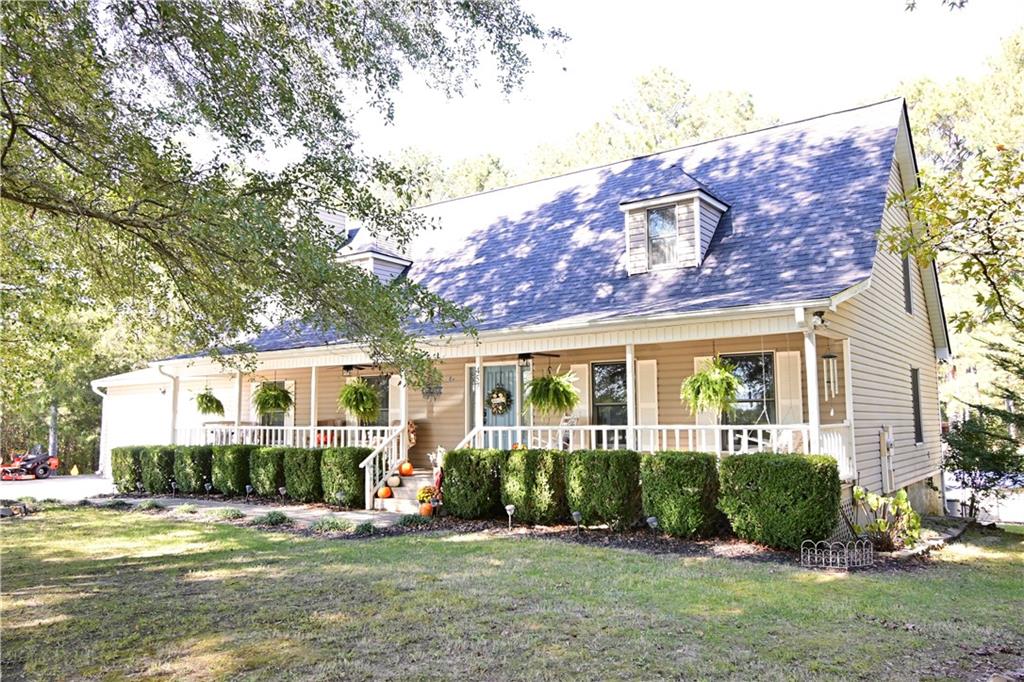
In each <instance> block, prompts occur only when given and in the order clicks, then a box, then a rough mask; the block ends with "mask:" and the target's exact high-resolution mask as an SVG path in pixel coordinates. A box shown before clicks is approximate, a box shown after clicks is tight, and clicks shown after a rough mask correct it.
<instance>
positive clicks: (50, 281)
mask: <svg viewBox="0 0 1024 682" xmlns="http://www.w3.org/2000/svg"><path fill="white" fill-rule="evenodd" d="M0 25H2V29H3V30H2V33H3V36H2V55H3V69H4V76H3V82H2V84H0V118H2V120H3V122H4V128H3V129H0V144H2V147H0V169H2V181H0V196H2V201H3V212H2V213H3V215H2V223H0V224H2V233H0V241H2V247H0V248H2V251H0V268H2V270H0V279H2V281H3V283H4V284H3V288H2V289H0V297H2V299H0V304H2V315H3V331H2V342H0V353H2V357H0V359H2V360H3V364H4V366H5V371H4V373H3V379H2V380H0V381H2V382H3V383H2V386H0V390H2V391H3V392H4V403H5V404H10V403H11V401H12V400H13V396H17V395H23V394H25V393H26V392H27V391H30V390H31V389H32V387H33V386H35V385H36V384H38V383H39V382H40V381H42V380H43V377H44V376H45V374H46V372H47V370H48V367H47V365H48V364H52V358H53V357H54V355H55V353H56V352H57V351H58V350H59V348H60V347H61V346H62V344H65V343H66V341H67V336H66V334H65V330H63V329H62V328H61V325H62V324H63V322H62V321H63V320H69V319H71V317H72V316H71V314H70V313H71V312H72V311H75V310H99V309H104V308H105V309H109V310H112V311H114V312H115V313H116V314H117V315H118V316H119V317H120V318H121V319H122V320H123V321H124V322H125V324H126V325H127V326H128V328H130V329H135V330H141V329H146V328H151V327H160V328H162V329H166V330H168V332H169V333H170V335H171V337H172V338H173V339H175V341H176V343H177V345H179V346H184V347H189V348H195V349H205V350H212V352H214V354H219V355H221V356H223V355H225V354H224V351H225V350H227V349H231V350H238V351H244V350H245V349H246V346H245V345H244V344H243V343H241V342H240V341H239V339H243V338H246V337H247V336H249V335H251V334H254V333H256V332H259V331H260V330H262V329H265V328H266V327H267V326H270V325H274V324H278V323H280V322H282V321H284V320H298V321H302V322H305V323H308V324H310V325H312V326H313V327H314V328H316V329H318V330H320V331H322V332H324V333H325V334H327V335H330V336H331V337H332V338H339V337H340V338H344V339H347V340H349V341H351V342H355V343H358V344H361V345H362V346H363V347H364V348H365V349H366V350H367V352H368V353H369V354H370V356H371V357H372V358H373V360H374V361H376V362H380V363H386V364H389V365H397V366H400V367H402V368H404V369H405V370H406V371H407V373H408V374H409V375H410V376H411V378H412V379H413V380H414V381H415V380H421V381H425V380H428V379H429V377H432V376H433V371H434V370H433V368H432V364H431V357H430V356H429V354H428V353H427V351H425V350H423V349H421V348H420V347H418V346H417V344H416V343H415V337H414V336H413V335H412V334H411V333H410V332H409V330H408V324H407V323H409V322H410V321H416V322H417V323H429V324H431V325H432V326H433V328H434V329H436V330H437V331H438V332H439V333H454V332H457V331H462V330H465V329H467V328H470V329H471V314H470V312H469V311H468V310H466V309H464V308H461V307H458V306H455V305H452V304H451V303H449V302H447V301H445V300H443V299H441V298H439V297H437V296H434V295H432V294H430V293H429V292H428V291H426V290H424V289H423V288H420V287H417V286H416V285H414V284H412V283H410V282H408V281H405V280H401V279H400V280H396V281H395V282H393V283H391V284H389V285H383V284H381V283H380V282H378V281H377V280H376V279H375V278H373V277H372V276H371V275H369V274H368V273H366V272H365V271H363V270H361V269H359V268H356V267H353V266H349V265H344V264H339V263H337V262H336V260H335V258H334V256H335V253H336V252H337V250H338V249H339V248H340V247H341V246H342V245H343V244H344V240H345V238H346V237H345V235H343V234H335V233H334V232H333V231H332V230H331V229H330V228H329V227H327V226H326V225H325V224H324V223H323V222H322V221H321V220H320V219H319V217H318V216H319V212H320V211H321V210H324V209H328V210H333V211H337V212H340V213H344V214H346V215H347V216H349V217H350V218H351V219H352V220H355V221H358V222H360V223H362V224H364V225H366V226H367V227H368V229H370V230H371V231H372V232H374V233H378V234H382V235H385V236H389V237H390V238H391V239H393V240H395V241H396V242H398V243H399V244H403V243H405V242H407V240H408V239H409V237H410V236H411V235H412V234H413V233H414V232H415V231H416V230H417V229H420V228H421V227H423V226H424V219H423V218H421V217H419V216H418V215H417V214H413V213H410V212H409V211H408V210H406V209H407V207H408V205H409V202H410V200H411V197H412V186H411V178H410V177H409V175H408V174H407V173H405V172H403V171H402V170H401V169H399V168H396V167H395V166H394V165H392V164H389V163H387V162H386V161H384V160H382V159H379V158H374V157H372V156H369V155H367V154H365V153H363V152H362V151H360V148H359V146H358V141H359V139H358V132H357V131H356V130H355V129H354V128H353V126H352V119H353V114H354V112H355V110H356V109H357V108H366V107H372V108H373V109H375V110H376V111H377V112H378V113H379V115H380V116H382V117H384V118H385V119H390V118H391V116H392V109H393V105H392V101H391V94H392V93H393V92H394V91H395V89H396V88H397V87H398V86H399V84H400V83H401V82H402V79H403V78H405V77H407V76H408V75H409V74H410V73H416V74H419V75H421V76H422V77H424V78H426V79H427V81H428V82H429V83H430V85H431V86H432V87H435V88H437V89H440V90H442V91H443V92H445V93H447V94H449V95H455V94H458V93H459V92H461V90H462V88H463V87H464V86H465V84H466V83H467V82H468V79H469V78H471V77H472V75H473V74H474V72H475V71H476V70H477V67H478V66H479V64H480V59H481V56H480V55H481V53H482V52H487V53H489V54H490V55H491V56H492V57H493V60H494V62H495V65H496V72H497V75H498V79H499V80H500V83H501V84H502V86H503V87H504V88H505V89H506V90H508V89H512V88H515V87H517V86H518V85H519V84H520V83H521V82H522V79H523V77H524V75H525V74H526V73H527V71H528V69H529V63H530V60H529V55H528V52H527V49H528V46H529V45H531V44H536V43H543V42H545V41H547V40H561V39H562V38H563V36H562V34H561V33H560V32H559V31H557V30H549V29H545V28H542V27H541V26H539V25H538V23H537V22H536V20H535V19H534V18H533V16H532V15H530V14H529V13H527V12H525V11H523V10H522V9H520V7H519V6H518V4H517V3H515V2H501V3H491V2H468V1H466V2H444V1H442V0H389V1H387V2H385V1H384V0H366V1H363V2H359V3H349V2H343V1H340V0H339V1H330V0H328V1H326V2H310V1H307V0H299V1H298V2H293V1H291V0H266V1H263V2H257V3H252V2H243V1H241V0H225V1H223V2H217V3H208V2H204V1H202V0H179V1H177V2H173V3H171V2H159V1H158V0H143V1H141V2H140V1H136V0H88V1H86V0H82V1H74V0H51V1H50V2H33V3H4V4H3V6H2V8H0ZM261 157H274V158H275V163H274V164H268V163H263V164H261V163H258V162H257V161H258V159H259V158H261ZM385 196H390V197H394V198H396V199H397V201H396V202H389V201H387V200H385V198H384V197H385ZM244 358H245V356H243V355H240V356H236V359H237V361H239V362H241V361H242V360H244Z"/></svg>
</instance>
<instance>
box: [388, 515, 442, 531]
mask: <svg viewBox="0 0 1024 682" xmlns="http://www.w3.org/2000/svg"><path fill="white" fill-rule="evenodd" d="M432 522H433V519H432V518H431V517H429V516H420V515H419V514H402V515H401V516H400V517H398V520H397V521H395V527H396V528H418V527H420V526H429V525H430V524H431V523H432Z"/></svg>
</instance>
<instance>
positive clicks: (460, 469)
mask: <svg viewBox="0 0 1024 682" xmlns="http://www.w3.org/2000/svg"><path fill="white" fill-rule="evenodd" d="M505 455H506V453H505V452H504V451H502V450H470V449H467V450H452V451H451V452H449V453H447V454H446V455H445V456H444V483H443V484H442V486H441V494H442V496H443V499H444V506H445V509H447V510H448V513H449V514H451V515H452V516H457V517H459V518H463V519H483V518H491V517H494V516H497V515H498V514H500V513H501V511H502V509H501V464H502V462H503V461H504V459H505Z"/></svg>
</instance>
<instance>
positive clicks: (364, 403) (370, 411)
mask: <svg viewBox="0 0 1024 682" xmlns="http://www.w3.org/2000/svg"><path fill="white" fill-rule="evenodd" d="M338 408H339V409H342V410H345V411H347V412H351V413H352V414H354V415H355V416H356V419H358V420H359V421H360V422H372V421H375V420H376V419H377V415H378V414H380V397H379V396H378V395H377V389H375V388H374V387H373V386H371V385H370V384H368V383H367V382H366V380H365V379H362V378H359V379H356V380H355V381H351V382H349V383H347V384H345V385H344V386H342V387H341V392H340V393H339V394H338Z"/></svg>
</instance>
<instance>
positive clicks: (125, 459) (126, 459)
mask: <svg viewBox="0 0 1024 682" xmlns="http://www.w3.org/2000/svg"><path fill="white" fill-rule="evenodd" d="M144 449H145V448H142V447H139V446H135V445H130V446H126V447H122V448H114V449H113V450H111V451H110V474H111V476H112V477H113V478H114V485H115V486H116V487H117V491H118V492H119V493H134V492H136V491H137V488H136V484H137V483H140V482H141V481H142V463H141V461H140V455H141V454H142V451H143V450H144Z"/></svg>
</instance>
